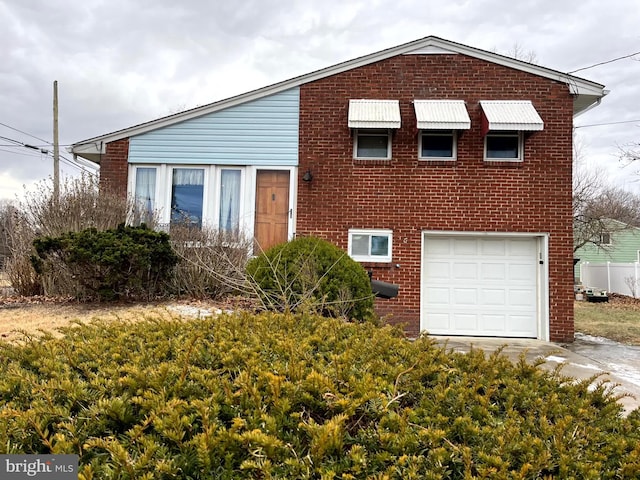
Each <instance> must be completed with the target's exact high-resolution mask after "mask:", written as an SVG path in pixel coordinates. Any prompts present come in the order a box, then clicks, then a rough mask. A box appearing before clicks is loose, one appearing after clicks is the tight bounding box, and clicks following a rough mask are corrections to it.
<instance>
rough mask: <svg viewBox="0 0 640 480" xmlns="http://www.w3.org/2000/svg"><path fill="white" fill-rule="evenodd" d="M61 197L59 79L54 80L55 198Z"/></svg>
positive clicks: (56, 199)
mask: <svg viewBox="0 0 640 480" xmlns="http://www.w3.org/2000/svg"><path fill="white" fill-rule="evenodd" d="M59 197H60V144H59V141H58V81H57V80H55V81H54V82H53V198H54V199H55V201H56V202H57V201H58V198H59Z"/></svg>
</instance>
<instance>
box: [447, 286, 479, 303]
mask: <svg viewBox="0 0 640 480" xmlns="http://www.w3.org/2000/svg"><path fill="white" fill-rule="evenodd" d="M453 301H454V302H455V303H456V304H457V305H475V304H477V303H478V291H477V289H475V288H454V289H453Z"/></svg>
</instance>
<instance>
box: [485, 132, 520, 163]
mask: <svg viewBox="0 0 640 480" xmlns="http://www.w3.org/2000/svg"><path fill="white" fill-rule="evenodd" d="M487 158H518V135H517V134H516V135H510V136H503V135H501V136H493V135H491V134H489V135H487Z"/></svg>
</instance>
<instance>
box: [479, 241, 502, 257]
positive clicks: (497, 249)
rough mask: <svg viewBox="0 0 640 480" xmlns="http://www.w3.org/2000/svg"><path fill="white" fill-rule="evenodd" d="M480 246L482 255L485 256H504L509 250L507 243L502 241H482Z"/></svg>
mask: <svg viewBox="0 0 640 480" xmlns="http://www.w3.org/2000/svg"><path fill="white" fill-rule="evenodd" d="M480 246H481V248H480V253H482V255H484V256H504V255H505V254H506V250H507V246H506V245H505V241H504V240H501V239H482V240H480Z"/></svg>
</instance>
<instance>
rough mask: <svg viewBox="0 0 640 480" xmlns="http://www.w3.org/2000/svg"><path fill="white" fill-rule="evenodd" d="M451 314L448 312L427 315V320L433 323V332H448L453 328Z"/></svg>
mask: <svg viewBox="0 0 640 480" xmlns="http://www.w3.org/2000/svg"><path fill="white" fill-rule="evenodd" d="M450 317H451V315H449V314H448V313H436V312H433V313H428V314H427V315H426V319H427V322H428V323H429V325H431V326H432V327H431V328H432V330H433V332H434V333H435V332H441V333H443V332H447V331H449V330H451V328H452V326H451V318H450Z"/></svg>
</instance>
